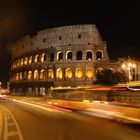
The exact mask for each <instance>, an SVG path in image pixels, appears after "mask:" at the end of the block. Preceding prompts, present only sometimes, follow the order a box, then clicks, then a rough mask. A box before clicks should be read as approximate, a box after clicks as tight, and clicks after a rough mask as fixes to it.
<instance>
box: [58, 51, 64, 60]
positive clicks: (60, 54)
mask: <svg viewBox="0 0 140 140" xmlns="http://www.w3.org/2000/svg"><path fill="white" fill-rule="evenodd" d="M62 60H63V53H62V51H59V52H58V53H57V61H62Z"/></svg>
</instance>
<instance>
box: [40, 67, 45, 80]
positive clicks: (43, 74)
mask: <svg viewBox="0 0 140 140" xmlns="http://www.w3.org/2000/svg"><path fill="white" fill-rule="evenodd" d="M40 79H41V80H44V79H45V69H42V70H41V71H40Z"/></svg>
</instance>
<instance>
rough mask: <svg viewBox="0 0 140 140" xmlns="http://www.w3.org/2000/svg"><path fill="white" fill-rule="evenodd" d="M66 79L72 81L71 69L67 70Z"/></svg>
mask: <svg viewBox="0 0 140 140" xmlns="http://www.w3.org/2000/svg"><path fill="white" fill-rule="evenodd" d="M66 78H67V79H71V78H72V69H71V68H67V69H66Z"/></svg>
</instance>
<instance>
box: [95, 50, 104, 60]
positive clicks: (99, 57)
mask: <svg viewBox="0 0 140 140" xmlns="http://www.w3.org/2000/svg"><path fill="white" fill-rule="evenodd" d="M102 59H103V52H102V51H101V50H99V51H97V52H96V60H102Z"/></svg>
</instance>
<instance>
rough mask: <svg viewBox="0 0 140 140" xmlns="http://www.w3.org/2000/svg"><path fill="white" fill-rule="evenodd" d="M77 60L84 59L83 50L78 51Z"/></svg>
mask: <svg viewBox="0 0 140 140" xmlns="http://www.w3.org/2000/svg"><path fill="white" fill-rule="evenodd" d="M76 60H82V51H78V52H77V53H76Z"/></svg>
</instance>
